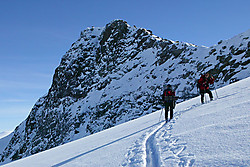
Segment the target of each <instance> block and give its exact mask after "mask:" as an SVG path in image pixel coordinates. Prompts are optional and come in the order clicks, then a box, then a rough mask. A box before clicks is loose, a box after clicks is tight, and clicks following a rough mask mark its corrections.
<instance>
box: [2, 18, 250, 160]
mask: <svg viewBox="0 0 250 167" xmlns="http://www.w3.org/2000/svg"><path fill="white" fill-rule="evenodd" d="M249 35H250V31H247V32H245V33H242V34H240V35H238V36H235V37H234V38H232V39H230V40H227V41H220V42H219V44H218V45H216V46H212V47H210V48H207V47H198V46H195V45H193V44H188V43H184V42H175V41H171V40H166V39H161V38H159V37H157V36H155V35H153V34H152V32H151V31H149V30H146V29H143V28H136V27H131V26H129V25H128V24H127V23H126V22H125V21H122V20H115V21H113V22H111V23H109V24H107V25H106V27H104V28H94V27H92V28H88V29H86V30H84V31H83V32H81V35H80V38H79V39H78V40H77V41H76V42H75V43H73V44H72V46H71V48H70V50H69V51H68V52H67V53H66V54H65V55H64V56H63V58H62V60H61V63H60V65H59V66H58V67H57V68H56V70H55V74H54V77H53V83H52V85H51V88H50V89H49V91H48V93H47V95H45V96H44V97H41V98H40V99H39V100H38V101H37V103H36V104H35V105H34V107H33V108H32V110H31V112H30V114H29V116H28V117H27V119H26V120H25V121H23V122H22V123H21V124H20V125H19V126H18V127H17V128H16V130H15V132H14V135H13V137H12V139H11V141H10V143H9V144H8V145H7V146H6V149H5V150H4V152H3V153H1V154H0V158H1V159H0V160H1V161H2V162H9V161H12V160H16V159H20V158H23V157H26V156H29V155H32V154H35V153H38V152H41V151H43V150H47V149H49V148H53V147H55V146H58V145H61V144H64V143H67V142H69V141H73V140H75V139H78V138H81V137H84V136H87V135H90V134H93V133H96V132H99V131H101V130H104V129H107V128H110V127H112V126H115V125H118V124H121V123H123V122H126V121H129V120H132V119H135V118H138V117H140V116H142V115H145V114H148V113H152V112H154V111H157V110H159V109H161V108H162V106H161V96H160V95H161V93H162V86H163V84H165V83H169V84H172V85H173V86H174V88H175V89H176V93H177V95H179V96H181V97H182V98H183V100H186V99H189V98H191V97H194V96H197V95H198V93H197V91H196V83H195V81H196V79H198V78H199V76H200V74H201V73H204V72H207V71H209V72H210V73H211V74H213V75H214V77H215V78H216V86H217V88H218V87H221V86H224V85H227V84H230V83H232V82H235V81H237V80H240V79H243V78H246V77H249V76H250V72H249V62H250V58H249V56H250V49H249V46H250V41H249Z"/></svg>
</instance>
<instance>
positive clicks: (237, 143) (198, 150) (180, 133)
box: [4, 77, 250, 167]
mask: <svg viewBox="0 0 250 167" xmlns="http://www.w3.org/2000/svg"><path fill="white" fill-rule="evenodd" d="M249 83H250V77H249V78H246V79H244V80H241V81H239V82H236V83H233V84H231V85H228V86H225V87H223V88H220V89H218V90H217V93H218V98H217V96H216V93H215V91H213V94H214V97H215V100H214V101H211V102H209V101H208V103H206V104H203V105H201V104H200V97H196V98H193V99H191V100H188V101H185V102H182V103H179V104H177V106H176V108H175V110H174V118H173V119H172V120H171V121H170V122H168V123H167V124H166V123H165V121H164V120H163V118H164V116H163V115H164V114H162V116H161V120H160V121H159V118H160V114H161V112H162V110H159V111H157V112H154V113H152V114H149V115H146V116H143V117H141V118H138V119H135V120H132V121H129V122H127V123H123V124H121V125H118V126H115V127H113V128H110V129H107V130H104V131H101V132H99V133H96V134H93V135H90V136H87V137H84V138H82V139H79V140H76V141H73V142H70V143H67V144H64V145H61V146H58V147H55V148H53V149H50V150H47V151H44V152H41V153H38V154H35V155H33V156H30V157H27V158H24V159H21V160H18V161H15V162H12V163H9V164H5V165H4V166H6V167H7V166H10V167H11V166H14V167H24V166H26V167H29V166H30V167H40V166H41V167H47V166H53V167H61V166H67V167H71V166H72V167H76V166H81V167H85V166H86V167H87V166H88V167H90V166H91V167H93V166H94V167H95V166H97V167H99V166H109V167H117V166H124V167H125V166H164V167H165V166H209V167H211V166H250V142H249V141H250V126H249V123H250V112H249V111H250V86H249ZM206 96H207V100H208V99H209V98H208V95H206Z"/></svg>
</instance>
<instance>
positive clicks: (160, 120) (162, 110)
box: [159, 108, 163, 122]
mask: <svg viewBox="0 0 250 167" xmlns="http://www.w3.org/2000/svg"><path fill="white" fill-rule="evenodd" d="M162 112H163V108H162V109H161V115H162ZM161 115H160V118H159V122H160V121H161Z"/></svg>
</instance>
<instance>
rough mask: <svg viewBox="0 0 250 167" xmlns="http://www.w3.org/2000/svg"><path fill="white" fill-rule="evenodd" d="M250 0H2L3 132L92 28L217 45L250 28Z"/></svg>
mask: <svg viewBox="0 0 250 167" xmlns="http://www.w3.org/2000/svg"><path fill="white" fill-rule="evenodd" d="M249 6H250V1H249V0H154V1H149V0H143V1H142V0H126V1H120V0H91V1H90V0H22V1H20V0H8V1H3V0H2V1H0V132H1V131H10V130H13V129H14V128H15V127H16V126H17V125H18V124H19V123H20V122H21V121H23V120H24V119H25V118H26V117H27V115H28V114H29V112H30V110H31V108H32V107H33V105H34V103H35V102H36V100H38V98H39V97H41V96H42V95H44V94H46V93H47V91H48V89H49V87H50V85H51V81H52V77H53V73H54V70H55V68H56V67H57V66H58V65H59V63H60V59H61V58H62V56H63V55H64V54H65V53H66V51H67V50H68V49H69V48H70V46H71V44H72V43H73V42H75V41H76V40H77V39H78V37H79V34H80V32H81V31H82V30H84V29H86V28H87V27H91V26H95V27H104V26H105V25H106V24H107V23H109V22H111V21H112V20H114V19H123V20H126V21H127V22H128V24H130V25H136V26H137V27H143V28H146V29H149V30H151V31H153V34H155V35H157V36H160V37H162V38H167V39H171V40H179V41H185V42H190V43H193V44H196V45H205V46H212V45H214V44H216V43H217V42H218V41H220V40H224V39H229V38H231V37H233V36H234V35H237V34H239V33H241V32H244V31H246V30H247V29H249V28H250V21H249V17H250V10H249Z"/></svg>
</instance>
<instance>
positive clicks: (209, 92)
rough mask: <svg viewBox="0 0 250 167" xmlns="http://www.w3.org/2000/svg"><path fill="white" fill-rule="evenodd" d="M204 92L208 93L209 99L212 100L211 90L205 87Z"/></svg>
mask: <svg viewBox="0 0 250 167" xmlns="http://www.w3.org/2000/svg"><path fill="white" fill-rule="evenodd" d="M206 93H208V94H209V97H210V100H211V101H212V100H213V94H212V92H211V91H210V90H209V89H207V90H206Z"/></svg>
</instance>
